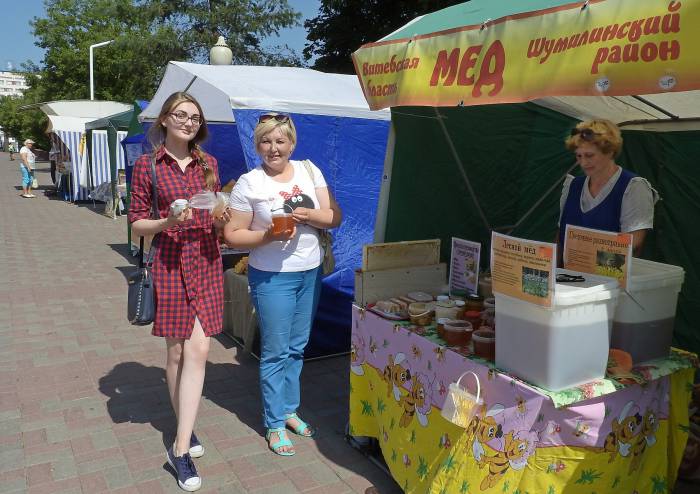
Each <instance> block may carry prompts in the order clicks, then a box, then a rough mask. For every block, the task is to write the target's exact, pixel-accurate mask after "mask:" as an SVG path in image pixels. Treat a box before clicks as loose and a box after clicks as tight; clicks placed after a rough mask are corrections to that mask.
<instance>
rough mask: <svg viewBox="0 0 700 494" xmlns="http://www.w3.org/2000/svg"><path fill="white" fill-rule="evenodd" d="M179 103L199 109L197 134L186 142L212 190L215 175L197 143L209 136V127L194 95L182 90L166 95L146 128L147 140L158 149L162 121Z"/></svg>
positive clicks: (162, 128)
mask: <svg viewBox="0 0 700 494" xmlns="http://www.w3.org/2000/svg"><path fill="white" fill-rule="evenodd" d="M181 103H192V104H193V105H194V106H196V107H197V110H198V111H199V116H200V118H201V119H202V120H201V123H200V125H199V130H197V134H196V135H195V136H194V139H192V140H191V141H190V142H189V143H188V147H189V150H190V152H192V151H194V154H195V159H196V160H197V164H198V165H199V166H201V167H202V170H203V172H204V180H205V181H206V184H207V189H209V190H214V188H215V187H216V175H214V171H213V170H212V169H211V168H209V163H208V162H207V158H206V155H205V153H204V150H203V149H202V148H201V147H200V145H199V143H200V142H204V140H206V138H207V137H208V136H209V129H208V128H207V121H206V119H205V118H204V112H203V111H202V107H201V105H200V104H199V102H198V101H197V100H196V99H194V96H192V95H191V94H189V93H186V92H184V91H178V92H176V93H173V94H171V95H170V96H168V99H166V100H165V102H163V106H162V107H161V109H160V113H159V114H158V118H157V119H156V121H155V122H153V125H152V126H151V128H150V129H148V140H149V141H150V142H151V144H152V145H153V149H154V150H156V149H158V148H159V147H160V146H161V145H162V144H163V143H164V142H165V135H166V131H165V128H164V127H163V122H165V119H166V118H168V117H169V116H170V114H171V113H172V112H173V110H174V109H175V108H177V106H178V105H180V104H181Z"/></svg>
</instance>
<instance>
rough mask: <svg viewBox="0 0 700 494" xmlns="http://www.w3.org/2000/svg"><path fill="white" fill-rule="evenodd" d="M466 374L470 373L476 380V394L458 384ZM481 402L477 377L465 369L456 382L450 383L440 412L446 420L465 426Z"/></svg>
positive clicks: (481, 404) (482, 402)
mask: <svg viewBox="0 0 700 494" xmlns="http://www.w3.org/2000/svg"><path fill="white" fill-rule="evenodd" d="M467 374H471V375H472V376H474V379H475V380H476V396H474V395H473V394H471V393H470V392H469V391H467V390H466V389H464V388H462V387H461V386H460V382H461V381H462V378H463V377H464V376H466V375H467ZM483 404H484V401H483V400H482V399H481V384H480V383H479V377H478V376H477V375H476V374H475V373H473V372H472V371H466V372H465V373H464V374H462V375H461V376H459V379H457V382H456V383H450V386H449V388H448V390H447V396H446V397H445V403H444V405H443V406H442V410H441V412H440V413H441V415H442V416H443V417H444V418H445V419H446V420H449V421H450V422H452V423H453V424H455V425H457V426H459V427H463V428H466V427H467V426H468V425H469V423H470V422H471V421H472V418H474V415H475V414H476V413H477V412H478V411H479V408H480V407H481V406H483Z"/></svg>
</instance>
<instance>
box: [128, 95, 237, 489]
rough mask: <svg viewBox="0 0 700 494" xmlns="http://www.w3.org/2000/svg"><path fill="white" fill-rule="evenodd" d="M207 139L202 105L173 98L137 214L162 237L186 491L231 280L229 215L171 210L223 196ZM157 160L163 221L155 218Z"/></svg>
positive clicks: (158, 261) (195, 483)
mask: <svg viewBox="0 0 700 494" xmlns="http://www.w3.org/2000/svg"><path fill="white" fill-rule="evenodd" d="M206 137H207V125H206V121H205V120H204V116H203V114H202V108H201V107H200V105H199V103H197V101H196V100H195V99H194V98H193V97H192V96H190V95H189V94H187V93H182V92H178V93H174V94H172V95H171V96H170V97H169V98H168V99H167V100H166V101H165V103H164V104H163V107H162V109H161V111H160V115H159V116H158V119H157V120H156V121H155V122H154V123H153V126H152V127H151V129H150V131H149V138H150V140H151V142H152V143H153V145H154V154H144V155H143V156H141V157H140V158H139V159H138V160H137V161H136V163H135V166H134V174H133V178H132V186H131V204H130V206H129V222H130V223H131V228H132V231H133V233H134V235H138V236H143V235H156V237H155V238H154V239H153V244H152V245H153V248H155V249H156V250H155V252H156V255H155V258H154V262H153V270H152V273H153V280H154V283H155V289H156V290H155V294H156V317H155V322H154V324H153V334H154V335H155V336H163V337H165V341H166V347H167V363H166V376H167V381H168V390H169V392H170V399H171V402H172V405H173V408H174V410H175V414H176V416H177V419H178V422H177V436H176V438H175V443H174V444H173V446H172V447H171V448H169V449H168V455H167V457H168V462H169V463H170V465H171V466H172V467H173V468H174V469H175V470H176V472H177V476H178V484H179V485H180V487H181V488H182V489H184V490H186V491H196V490H197V489H199V488H200V487H201V483H202V481H201V478H200V477H199V475H198V474H197V470H196V468H195V466H194V463H192V457H193V456H194V457H200V456H202V454H204V448H203V447H202V445H201V444H200V442H199V441H198V439H197V437H196V436H195V434H194V432H193V427H194V422H195V418H196V416H197V410H198V407H199V402H200V399H201V396H202V386H203V384H204V369H205V366H206V362H207V355H208V353H209V337H210V336H212V335H215V334H218V333H220V332H221V322H222V311H223V272H222V265H221V253H220V251H219V244H218V241H217V236H218V233H217V232H218V231H219V230H221V229H222V228H223V226H224V225H225V224H226V222H227V221H228V220H229V212H228V211H225V212H224V213H223V215H222V216H221V217H219V218H213V217H212V216H211V215H210V213H209V212H208V211H206V210H190V209H189V208H185V210H184V211H182V212H181V213H179V214H178V215H176V214H174V211H173V209H171V208H170V204H171V203H172V202H173V201H174V200H176V199H188V200H189V199H190V198H191V197H192V196H193V195H194V194H196V193H197V192H200V191H202V190H205V189H206V190H211V191H219V190H220V189H221V185H220V182H219V178H218V167H217V162H216V160H215V159H214V158H213V157H212V156H209V155H208V154H206V153H205V152H204V151H202V149H201V148H200V147H199V143H200V142H202V141H203V140H204V139H205V138H206ZM153 160H155V168H156V183H157V192H158V205H157V209H158V216H159V219H152V218H151V204H152V180H151V163H152V161H153Z"/></svg>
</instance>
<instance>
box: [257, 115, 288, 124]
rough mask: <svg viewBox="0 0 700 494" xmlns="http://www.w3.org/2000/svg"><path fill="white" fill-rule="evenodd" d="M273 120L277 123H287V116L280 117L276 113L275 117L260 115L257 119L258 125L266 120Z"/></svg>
mask: <svg viewBox="0 0 700 494" xmlns="http://www.w3.org/2000/svg"><path fill="white" fill-rule="evenodd" d="M272 119H275V120H276V121H277V122H279V123H284V122H289V115H282V114H281V113H278V114H277V115H260V118H258V123H263V122H267V121H268V120H272Z"/></svg>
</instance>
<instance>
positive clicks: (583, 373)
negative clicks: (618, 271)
mask: <svg viewBox="0 0 700 494" xmlns="http://www.w3.org/2000/svg"><path fill="white" fill-rule="evenodd" d="M557 272H558V273H566V274H572V275H581V276H583V277H584V278H585V281H583V282H573V283H557V286H556V291H555V296H554V298H553V306H552V308H551V309H549V308H544V307H540V306H538V305H535V304H531V303H527V302H524V301H521V300H518V299H514V298H511V297H508V296H505V295H501V294H499V293H496V294H495V295H496V328H497V332H496V367H498V368H500V369H503V370H506V371H509V372H512V373H513V374H515V375H517V376H519V377H521V378H522V379H525V380H526V381H529V382H531V383H533V384H535V385H537V386H540V387H542V388H545V389H549V390H551V391H559V390H561V389H566V388H570V387H572V386H576V385H579V384H583V383H587V382H590V381H593V380H596V379H601V378H603V377H604V376H605V369H606V366H607V362H608V350H609V344H608V341H609V331H610V326H611V324H612V318H613V314H614V312H615V306H616V304H617V298H618V291H619V290H618V283H617V281H616V280H614V279H612V278H608V277H604V276H597V275H593V274H587V273H577V272H574V271H568V270H565V269H558V270H557Z"/></svg>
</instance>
